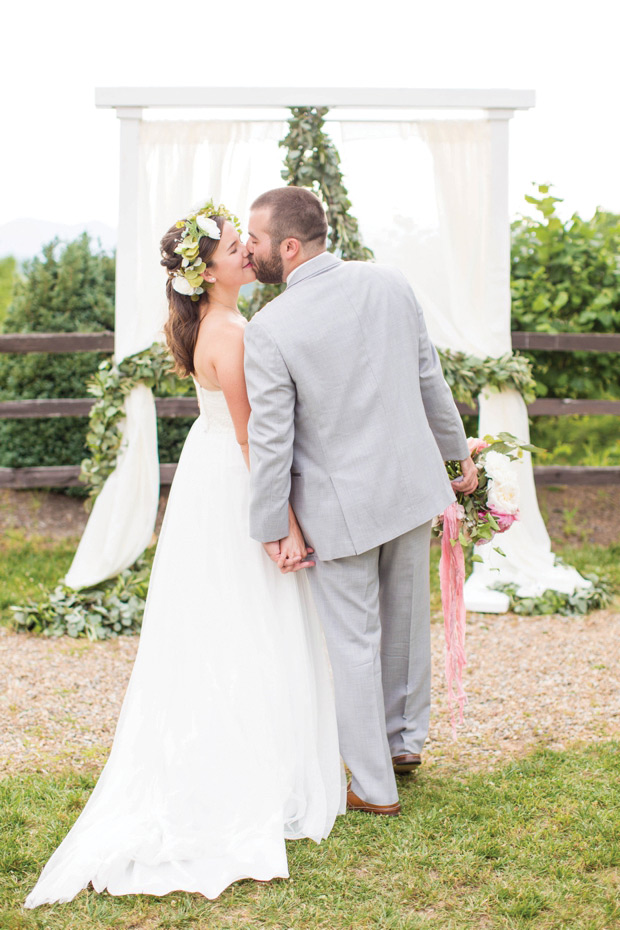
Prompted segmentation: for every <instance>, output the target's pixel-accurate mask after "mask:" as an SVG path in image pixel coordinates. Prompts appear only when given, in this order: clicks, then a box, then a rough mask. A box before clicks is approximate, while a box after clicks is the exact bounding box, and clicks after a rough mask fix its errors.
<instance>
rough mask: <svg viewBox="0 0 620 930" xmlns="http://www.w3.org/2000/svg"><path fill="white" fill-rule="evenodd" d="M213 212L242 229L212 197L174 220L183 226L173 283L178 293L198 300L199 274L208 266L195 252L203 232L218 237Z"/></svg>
mask: <svg viewBox="0 0 620 930" xmlns="http://www.w3.org/2000/svg"><path fill="white" fill-rule="evenodd" d="M215 216H222V217H224V219H226V220H229V221H230V222H231V223H232V224H233V226H234V227H235V229H236V230H237V232H239V233H240V232H241V225H240V223H239V220H238V219H237V217H236V216H235V215H234V213H230V212H229V211H228V210H227V209H226V207H225V206H224V205H223V204H218V205H217V206H216V205H215V204H214V203H213V201H212V200H208V201H207V203H205V204H204V206H202V207H200V208H199V209H198V210H196V211H195V212H194V213H190V215H189V216H188V217H187V218H186V219H184V220H179V222H178V223H176V224H175V225H176V227H177V229H182V230H183V232H182V233H181V238H180V239H179V240H178V242H177V246H176V248H175V250H174V251H175V254H176V255H181V256H182V261H181V265H180V267H179V268H177V270H176V271H175V272H173V275H172V287H173V288H174V290H175V291H176V292H177V294H184V295H185V296H186V297H191V298H192V300H198V299H199V297H200V295H201V294H204V292H205V287H206V284H205V280H204V278H203V277H202V274H203V272H204V271H205V270H206V268H207V266H206V264H205V262H203V260H202V258H201V257H200V255H199V253H198V248H199V243H200V240H201V239H202V238H204V237H205V236H206V238H207V239H219V238H220V237H221V233H220V229H219V226H218V225H217V223H216V222H215V220H214V219H213V217H215Z"/></svg>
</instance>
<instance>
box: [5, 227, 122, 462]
mask: <svg viewBox="0 0 620 930" xmlns="http://www.w3.org/2000/svg"><path fill="white" fill-rule="evenodd" d="M113 325H114V259H113V258H112V257H111V256H109V255H106V254H105V253H103V252H93V251H92V250H91V243H90V239H89V237H88V235H87V234H86V233H84V234H83V235H82V236H80V238H79V239H76V240H75V241H74V242H69V243H66V244H62V243H60V242H59V241H58V240H54V241H53V242H50V243H49V244H48V245H46V246H44V248H43V250H42V255H41V256H40V257H37V258H34V259H33V260H32V261H30V262H26V263H25V266H24V273H23V276H22V277H20V278H18V279H17V280H16V282H15V287H14V292H13V297H12V300H11V303H10V305H9V307H8V310H7V314H6V318H5V320H4V324H3V327H2V329H3V331H4V332H5V333H11V332H12V333H16V332H22V333H26V332H50V333H53V332H93V331H101V330H107V329H112V328H113ZM104 358H105V355H104V354H103V353H97V352H85V353H79V354H75V355H73V354H67V355H65V354H61V355H55V354H51V353H43V352H37V353H33V354H28V355H18V354H10V355H1V356H0V400H16V399H29V398H36V397H50V398H53V397H85V396H86V388H85V384H86V380H87V379H88V378H89V377H90V375H91V374H93V372H94V371H96V370H97V366H98V365H99V364H100V362H101V361H102V360H103V359H104ZM86 426H87V421H86V419H84V418H80V417H59V418H53V419H41V420H38V419H35V420H0V466H3V467H20V466H21V467H25V466H34V465H77V464H79V463H80V461H81V459H82V458H83V456H84V436H85V434H86Z"/></svg>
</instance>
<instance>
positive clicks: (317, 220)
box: [251, 187, 327, 248]
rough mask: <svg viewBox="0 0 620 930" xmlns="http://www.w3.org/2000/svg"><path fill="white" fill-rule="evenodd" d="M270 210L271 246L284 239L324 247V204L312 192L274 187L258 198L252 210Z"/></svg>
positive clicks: (302, 188)
mask: <svg viewBox="0 0 620 930" xmlns="http://www.w3.org/2000/svg"><path fill="white" fill-rule="evenodd" d="M265 208H268V209H270V210H271V217H270V219H269V235H270V237H271V242H272V244H273V245H279V244H280V243H281V242H282V241H283V240H284V239H288V238H289V237H290V238H291V239H299V241H300V242H302V243H304V245H305V244H306V243H309V242H314V243H315V244H316V246H317V247H323V248H324V247H325V241H326V239H327V217H326V216H325V210H324V209H323V204H322V203H321V201H320V200H319V198H318V197H317V196H316V194H313V193H312V191H309V190H306V188H305V187H276V188H274V190H271V191H266V192H265V193H264V194H261V195H260V197H257V198H256V200H255V201H254V203H253V204H252V207H251V209H252V210H263V209H265Z"/></svg>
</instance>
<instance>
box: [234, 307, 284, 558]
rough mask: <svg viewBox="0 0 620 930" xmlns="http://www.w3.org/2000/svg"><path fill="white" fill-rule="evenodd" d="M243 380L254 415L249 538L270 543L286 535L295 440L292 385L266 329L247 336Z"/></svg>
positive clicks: (252, 328) (252, 327)
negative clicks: (244, 380)
mask: <svg viewBox="0 0 620 930" xmlns="http://www.w3.org/2000/svg"><path fill="white" fill-rule="evenodd" d="M244 343H245V361H244V366H245V379H246V384H247V390H248V398H249V401H250V406H251V408H252V412H251V414H250V421H249V424H248V438H249V443H250V536H251V537H252V538H253V539H257V540H258V541H259V542H272V541H273V540H276V539H282V538H283V537H284V536H287V535H288V531H289V519H288V501H289V496H290V491H291V464H292V461H293V439H294V435H295V427H294V420H295V399H296V391H295V384H294V382H293V380H292V378H291V376H290V374H289V371H288V368H287V367H286V364H285V362H284V359H283V358H282V355H281V353H280V350H279V349H278V346H277V345H276V343H275V341H274V339H273V338H272V336H271V335H270V334H269V332H267V330H266V328H265V327H264V326H262V325H260V324H259V323H258V321H256V322H254V323H249V324H248V325H247V327H246V330H245V339H244Z"/></svg>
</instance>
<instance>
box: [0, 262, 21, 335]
mask: <svg viewBox="0 0 620 930" xmlns="http://www.w3.org/2000/svg"><path fill="white" fill-rule="evenodd" d="M16 265H17V263H16V261H15V259H14V258H13V256H12V255H7V256H6V258H0V326H2V323H3V321H4V318H5V317H6V311H7V309H8V306H9V304H10V303H11V297H12V295H13V286H14V283H15V272H16Z"/></svg>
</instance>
